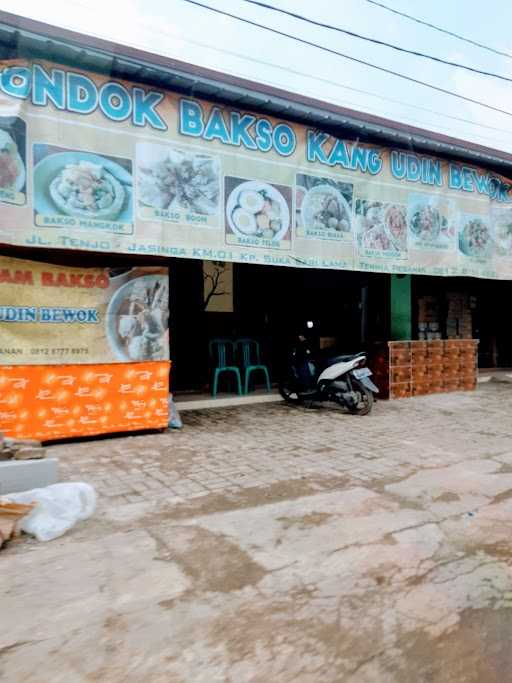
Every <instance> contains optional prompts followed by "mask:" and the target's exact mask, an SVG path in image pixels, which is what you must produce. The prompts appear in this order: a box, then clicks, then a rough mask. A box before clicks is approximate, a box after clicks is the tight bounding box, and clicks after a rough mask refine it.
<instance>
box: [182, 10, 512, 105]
mask: <svg viewBox="0 0 512 683" xmlns="http://www.w3.org/2000/svg"><path fill="white" fill-rule="evenodd" d="M183 1H184V2H188V3H189V4H191V5H196V6H197V7H201V8H203V9H205V10H209V11H210V12H215V13H216V14H221V15H223V16H226V17H230V18H231V19H236V20H237V21H241V22H243V23H245V24H248V25H249V26H255V27H256V28H261V29H263V30H265V31H270V32H271V33H275V34H276V35H278V36H282V37H284V38H290V39H291V40H295V41H296V42H298V43H302V44H303V45H308V46H309V47H316V48H318V49H319V50H323V51H324V52H328V53H330V54H333V55H336V56H338V57H343V58H344V59H349V60H350V61H352V62H356V63H358V64H362V65H363V66H369V67H370V68H372V69H376V70H377V71H381V72H383V73H387V74H390V75H391V76H396V77H398V78H402V79H403V80H406V81H409V82H411V83H416V84H417V85H422V86H424V87H426V88H430V89H431V90H435V91H437V92H440V93H443V94H444V95H450V97H456V98H457V99H459V100H464V101H465V102H471V104H476V105H478V106H480V107H485V109H490V110H491V111H495V112H498V113H499V114H505V115H506V116H510V117H512V111H508V110H507V109H500V108H499V107H494V106H493V105H491V104H486V103H485V102H480V101H479V100H475V99H473V98H472V97H466V96H465V95H459V94H458V93H454V92H453V91H451V90H447V89H445V88H441V87H439V86H437V85H433V84H432V83H427V82H426V81H420V80H419V79H417V78H412V76H406V75H405V74H402V73H399V72H398V71H393V70H392V69H386V68H385V67H383V66H377V64H373V63H372V62H368V61H366V60H364V59H359V58H357V57H351V56H350V55H347V54H345V53H343V52H338V51H337V50H333V49H331V48H329V47H325V45H319V44H318V43H313V42H312V41H310V40H305V39H304V38H299V37H298V36H293V35H291V34H290V33H286V32H285V31H279V30H277V29H274V28H271V27H270V26H265V24H259V23H258V22H257V21H252V20H251V19H245V18H244V17H239V16H238V15H236V14H231V12H226V11H224V10H221V9H218V8H217V7H211V6H210V5H205V4H203V3H202V2H198V1H197V0H183Z"/></svg>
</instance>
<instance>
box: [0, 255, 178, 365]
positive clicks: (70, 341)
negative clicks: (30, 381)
mask: <svg viewBox="0 0 512 683" xmlns="http://www.w3.org/2000/svg"><path fill="white" fill-rule="evenodd" d="M168 287H169V286H168V272H167V269H165V268H151V267H148V268H140V267H138V268H131V269H130V268H126V269H118V270H108V269H100V268H83V269H79V268H68V267H63V266H53V265H49V264H47V263H37V262H35V261H24V260H21V259H14V258H5V257H0V366H1V365H27V364H33V365H54V364H63V363H72V364H77V363H78V364H94V363H132V362H140V361H162V360H168V359H169V332H168V308H169V306H168V297H169V294H168Z"/></svg>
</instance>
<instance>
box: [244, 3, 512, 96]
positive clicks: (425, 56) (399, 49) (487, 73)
mask: <svg viewBox="0 0 512 683" xmlns="http://www.w3.org/2000/svg"><path fill="white" fill-rule="evenodd" d="M242 2H247V3H249V4H250V5H256V6H257V7H262V8H264V9H269V10H272V11H274V12H279V13H280V14H286V15H287V16H289V17H293V18H294V19H299V20H300V21H305V22H306V23H308V24H312V25H313V26H320V27H321V28H327V29H329V30H330V31H337V32H338V33H344V34H345V35H347V36H351V37H352V38H358V39H359V40H366V41H367V42H369V43H373V44H374V45H382V46H383V47H389V48H391V49H392V50H396V51H397V52H405V54H408V55H413V56H414V57H422V58H423V59H430V60H432V61H434V62H438V63H439V64H446V65H447V66H453V67H455V68H457V69H465V70H466V71H471V72H472V73H475V74H479V75H481V76H490V77H492V78H499V79H501V80H502V81H508V82H509V83H512V78H508V77H507V76H503V75H502V74H496V73H493V72H492V71H483V70H482V69H476V68H474V67H472V66H469V65H467V64H460V63H459V62H451V61H449V60H447V59H442V58H441V57H436V56H435V55H429V54H426V53H424V52H417V51H416V50H408V49H407V48H405V47H400V46H399V45H395V44H394V43H387V42H386V41H384V40H379V39H378V38H370V37H369V36H363V35H361V34H360V33H355V32H354V31H349V30H348V29H345V28H341V27H340V26H333V25H332V24H326V23H324V22H322V21H317V20H316V19H310V18H309V17H305V16H303V15H302V14H297V13H296V12H290V11H289V10H286V9H281V8H280V7H274V6H273V5H269V4H267V3H266V2H259V0H242Z"/></svg>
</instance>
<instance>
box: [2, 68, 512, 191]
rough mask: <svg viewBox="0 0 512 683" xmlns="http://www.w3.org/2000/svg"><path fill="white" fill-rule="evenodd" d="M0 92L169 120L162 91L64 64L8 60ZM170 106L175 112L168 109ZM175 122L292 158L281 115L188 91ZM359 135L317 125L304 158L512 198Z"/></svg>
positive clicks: (480, 178) (472, 176)
mask: <svg viewBox="0 0 512 683" xmlns="http://www.w3.org/2000/svg"><path fill="white" fill-rule="evenodd" d="M0 91H1V92H3V93H4V94H5V95H7V96H9V97H12V98H16V99H19V100H29V101H30V102H31V103H32V104H33V105H34V106H37V107H52V108H55V109H57V110H59V111H65V112H66V111H67V112H70V113H72V114H79V115H87V114H91V113H93V112H95V111H100V112H101V113H102V114H103V115H104V116H105V117H106V118H107V119H108V120H109V121H112V122H122V121H130V122H131V123H132V124H133V125H134V126H136V127H146V126H149V127H150V128H152V129H153V130H154V131H159V132H161V133H163V134H165V132H166V131H168V128H169V126H168V122H166V121H165V117H164V115H163V114H162V113H161V112H160V111H158V107H159V105H161V103H162V102H163V101H164V100H165V98H166V96H167V94H171V93H166V92H163V91H157V90H152V89H146V88H144V87H142V86H140V85H135V84H130V83H127V84H122V83H119V82H117V81H106V82H103V83H102V84H101V85H99V84H97V83H96V82H95V80H94V79H93V78H91V76H88V75H86V74H84V73H79V72H76V71H74V70H67V69H64V68H61V67H45V66H43V65H42V64H38V63H30V64H27V65H8V66H5V67H4V68H3V69H2V70H1V72H0ZM172 111H175V109H174V108H173V109H172ZM177 117H178V121H175V122H173V128H174V126H176V128H177V132H178V133H179V134H180V135H182V136H184V137H192V138H196V139H197V138H200V139H202V140H204V141H205V142H207V143H209V142H217V143H221V144H223V145H230V146H234V147H243V148H245V149H247V150H249V151H253V152H260V153H261V152H262V153H267V152H270V151H274V152H275V153H277V154H278V155H280V156H282V157H290V156H291V155H293V154H294V153H295V152H296V150H297V149H299V148H301V147H302V146H301V145H298V144H297V132H296V129H297V130H298V129H300V130H302V126H298V125H296V126H294V125H293V124H292V123H290V122H286V121H274V123H272V122H271V121H270V120H269V119H268V118H266V117H265V116H257V115H255V114H251V113H247V112H240V111H236V110H233V109H230V108H227V107H220V106H210V105H209V104H208V103H206V102H200V101H198V100H195V99H192V98H182V99H180V100H179V106H178V108H177ZM385 152H387V149H386V148H384V147H379V146H371V145H366V144H360V143H359V142H358V141H347V140H343V139H339V138H337V137H334V136H332V135H330V134H329V133H326V132H322V131H321V130H318V129H314V130H312V129H306V131H305V158H306V161H307V163H308V164H312V165H316V164H321V165H325V166H329V167H332V168H336V167H337V168H343V169H345V170H348V171H355V172H360V173H368V174H370V175H372V176H375V175H378V174H379V173H380V172H381V171H382V169H383V166H384V160H385V158H388V159H389V170H390V172H391V174H392V176H393V177H394V178H395V179H397V180H399V181H400V180H405V181H408V182H417V183H420V184H422V185H427V186H438V187H443V186H446V187H448V188H449V189H452V190H458V191H461V192H465V193H478V194H483V195H486V196H488V197H490V198H491V199H493V200H496V201H498V202H502V203H512V195H511V190H512V185H511V184H510V183H507V182H506V181H505V180H504V179H502V178H499V177H498V176H497V175H495V174H493V173H487V172H483V173H482V172H480V171H479V170H477V169H475V168H472V167H471V166H466V165H464V164H460V163H455V162H443V161H442V160H441V159H436V158H433V157H430V156H424V155H421V154H416V153H413V152H405V151H401V150H390V153H389V155H388V156H387V155H386V156H385V155H384V153H385Z"/></svg>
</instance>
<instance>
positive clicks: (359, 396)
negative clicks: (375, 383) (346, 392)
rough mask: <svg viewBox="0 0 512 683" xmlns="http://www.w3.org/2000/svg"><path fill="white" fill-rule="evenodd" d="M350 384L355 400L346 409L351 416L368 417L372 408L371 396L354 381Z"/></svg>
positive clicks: (369, 392) (368, 391) (367, 390)
mask: <svg viewBox="0 0 512 683" xmlns="http://www.w3.org/2000/svg"><path fill="white" fill-rule="evenodd" d="M352 382H353V385H354V386H353V389H354V394H355V395H356V400H355V401H354V403H351V404H350V405H348V406H347V408H348V410H349V412H350V413H352V415H368V414H369V413H371V411H372V407H373V394H372V392H371V391H370V390H369V389H367V388H366V387H365V386H363V385H362V384H360V383H359V382H357V384H356V382H354V380H352Z"/></svg>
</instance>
